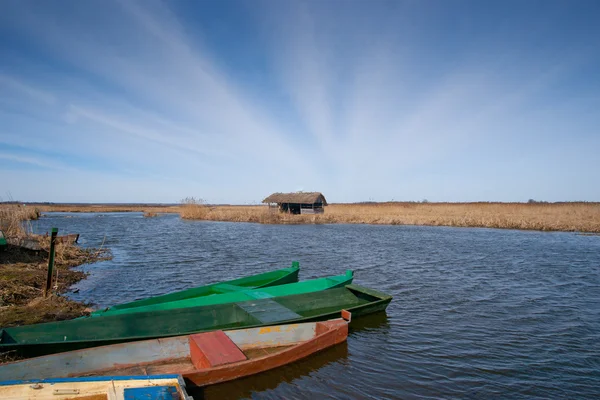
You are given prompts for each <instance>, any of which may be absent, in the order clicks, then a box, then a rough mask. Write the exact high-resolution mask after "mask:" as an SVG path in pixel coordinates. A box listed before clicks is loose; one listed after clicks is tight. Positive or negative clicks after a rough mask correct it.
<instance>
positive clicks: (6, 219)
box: [0, 204, 40, 237]
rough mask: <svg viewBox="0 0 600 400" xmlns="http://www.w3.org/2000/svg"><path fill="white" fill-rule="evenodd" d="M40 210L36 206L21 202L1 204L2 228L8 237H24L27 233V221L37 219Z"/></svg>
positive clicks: (0, 228)
mask: <svg viewBox="0 0 600 400" xmlns="http://www.w3.org/2000/svg"><path fill="white" fill-rule="evenodd" d="M39 217H40V212H39V210H38V209H37V208H35V207H30V206H24V205H21V204H3V205H0V230H1V231H2V232H4V235H5V236H6V237H23V236H26V235H27V233H28V232H27V229H26V225H25V221H30V220H35V219H38V218H39Z"/></svg>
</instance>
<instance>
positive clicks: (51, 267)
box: [44, 228, 58, 297]
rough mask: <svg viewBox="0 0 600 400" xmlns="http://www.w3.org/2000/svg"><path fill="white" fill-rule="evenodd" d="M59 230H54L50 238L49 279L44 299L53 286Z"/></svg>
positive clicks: (47, 279)
mask: <svg viewBox="0 0 600 400" xmlns="http://www.w3.org/2000/svg"><path fill="white" fill-rule="evenodd" d="M57 234H58V228H52V236H50V255H49V256H48V277H47V278H46V288H45V289H44V297H47V296H48V293H50V287H51V286H52V269H53V268H54V244H55V243H56V235H57Z"/></svg>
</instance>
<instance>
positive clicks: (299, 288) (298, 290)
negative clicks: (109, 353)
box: [91, 270, 354, 318]
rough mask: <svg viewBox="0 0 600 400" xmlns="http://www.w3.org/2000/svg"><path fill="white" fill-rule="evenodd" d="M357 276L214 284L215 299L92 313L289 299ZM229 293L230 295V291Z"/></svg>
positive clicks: (343, 282)
mask: <svg viewBox="0 0 600 400" xmlns="http://www.w3.org/2000/svg"><path fill="white" fill-rule="evenodd" d="M353 276H354V274H353V272H352V271H351V270H348V271H346V273H345V274H344V275H336V276H329V277H326V278H319V279H311V280H308V281H303V282H296V283H289V284H287V285H278V286H271V287H265V288H260V289H252V290H242V291H240V290H239V286H235V287H233V288H230V286H231V285H229V284H227V283H219V284H216V285H213V290H221V291H222V293H221V294H214V295H212V296H202V297H194V298H190V299H185V300H179V301H171V302H167V303H160V304H154V305H148V306H140V307H134V308H126V309H121V310H115V309H111V310H105V311H101V312H95V313H92V315H91V316H92V317H93V318H96V317H108V316H114V315H125V314H135V313H140V312H157V311H165V310H176V309H179V308H190V307H201V306H210V305H216V304H226V303H237V302H240V301H248V300H256V299H264V298H272V297H281V296H290V295H294V294H302V293H311V292H318V291H321V290H327V289H333V288H336V287H342V286H346V285H349V284H351V283H352V278H353ZM228 290H230V292H229V293H227V291H228Z"/></svg>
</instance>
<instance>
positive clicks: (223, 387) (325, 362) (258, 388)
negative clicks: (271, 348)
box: [190, 342, 348, 400]
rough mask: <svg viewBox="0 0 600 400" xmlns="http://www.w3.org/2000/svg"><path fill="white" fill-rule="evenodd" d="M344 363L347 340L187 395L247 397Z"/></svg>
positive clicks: (197, 396) (204, 397)
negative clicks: (296, 359) (253, 373)
mask: <svg viewBox="0 0 600 400" xmlns="http://www.w3.org/2000/svg"><path fill="white" fill-rule="evenodd" d="M346 362H348V343H347V342H344V343H340V344H338V345H336V346H334V347H331V348H329V349H326V350H324V351H321V352H319V353H317V354H314V355H312V356H310V357H307V358H305V359H302V360H299V361H297V362H295V363H292V364H290V365H286V366H284V367H281V368H276V369H274V370H270V371H266V372H263V373H260V374H257V375H253V376H249V377H247V378H242V379H238V380H236V381H233V382H226V383H221V384H218V385H213V386H209V387H207V388H190V389H191V390H190V395H192V396H193V397H194V399H207V400H210V399H223V400H226V399H240V398H247V397H251V396H252V394H253V393H257V392H264V391H268V390H272V389H275V388H277V387H278V386H279V385H281V384H283V383H288V384H292V383H293V382H294V381H295V380H297V379H300V378H302V377H304V376H309V375H310V374H311V373H313V372H315V371H318V370H319V369H321V368H324V367H326V366H331V365H334V364H343V363H346Z"/></svg>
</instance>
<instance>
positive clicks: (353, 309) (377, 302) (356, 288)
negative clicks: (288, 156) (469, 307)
mask: <svg viewBox="0 0 600 400" xmlns="http://www.w3.org/2000/svg"><path fill="white" fill-rule="evenodd" d="M344 288H345V289H347V290H350V291H351V292H358V293H363V294H367V295H369V296H371V297H376V298H377V300H374V301H369V302H368V303H365V304H360V305H357V306H354V307H344V309H345V310H347V311H349V312H351V313H352V314H354V313H355V312H356V311H357V310H360V309H364V308H367V307H372V306H378V305H382V304H386V303H389V302H390V301H391V300H392V296H390V295H387V294H385V293H382V292H378V291H376V290H372V289H369V288H365V287H363V286H360V285H356V284H350V285H346V286H344ZM371 293H373V294H371ZM310 294H311V293H304V294H294V295H289V296H281V297H280V298H286V297H292V296H306V295H310ZM382 296H383V298H382ZM252 301H256V300H248V301H245V302H239V303H246V302H252ZM230 304H232V305H237V303H230ZM201 307H210V306H198V308H201ZM193 308H196V307H190V308H189V309H193ZM381 311H384V310H381ZM339 312H340V310H337V311H332V312H326V313H323V314H317V315H311V316H307V317H303V318H300V319H290V320H282V321H277V322H278V324H280V325H281V324H289V323H291V322H294V323H303V322H313V321H323V320H327V319H330V317H331V316H335V315H337V314H338V313H339ZM150 313H151V312H150ZM358 316H360V313H359V314H358ZM77 320H80V319H77ZM71 321H75V320H71ZM65 322H67V321H65ZM50 323H53V322H50ZM264 326H271V325H265V324H254V325H245V326H243V327H239V328H237V327H231V328H222V329H220V330H222V331H230V330H235V329H250V328H260V327H264ZM9 329H10V328H9ZM211 330H215V329H210V328H208V329H204V330H198V331H187V332H178V333H175V334H172V335H169V334H163V335H161V336H127V337H123V336H121V337H118V338H113V339H81V340H69V341H68V342H64V341H62V342H60V341H45V342H43V343H28V342H25V343H19V342H16V343H4V344H3V343H2V336H0V350H8V351H10V350H11V349H19V348H22V347H32V348H36V347H39V346H47V345H60V344H63V343H69V344H73V345H76V344H79V343H90V344H93V343H98V342H107V343H106V344H103V345H101V346H110V345H113V344H118V343H125V342H133V341H140V340H152V339H160V338H173V337H176V336H185V335H192V334H194V333H202V332H207V331H211ZM2 331H3V329H0V332H2ZM2 333H4V334H9V333H8V332H6V331H5V330H4V332H2ZM101 346H93V345H92V346H87V348H92V347H101ZM59 353H64V352H58V353H51V354H59ZM42 357H43V356H42ZM8 364H10V363H8ZM8 364H7V365H8Z"/></svg>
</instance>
